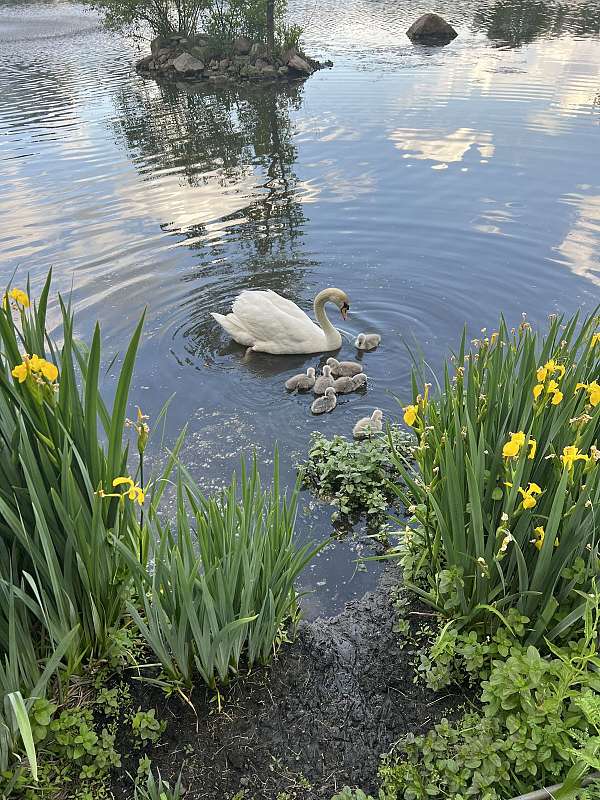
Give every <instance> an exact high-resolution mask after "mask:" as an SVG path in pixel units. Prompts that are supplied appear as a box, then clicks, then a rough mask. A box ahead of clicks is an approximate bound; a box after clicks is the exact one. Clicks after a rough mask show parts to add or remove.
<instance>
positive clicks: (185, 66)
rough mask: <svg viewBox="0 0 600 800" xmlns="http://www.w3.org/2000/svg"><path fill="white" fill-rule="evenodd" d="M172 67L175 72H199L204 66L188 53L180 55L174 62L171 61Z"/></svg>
mask: <svg viewBox="0 0 600 800" xmlns="http://www.w3.org/2000/svg"><path fill="white" fill-rule="evenodd" d="M173 66H174V67H175V69H176V70H177V72H183V73H185V72H201V71H202V70H203V69H204V64H203V63H202V61H198V59H197V58H194V56H191V55H190V54H189V53H182V54H181V55H180V56H177V58H176V59H175V61H173Z"/></svg>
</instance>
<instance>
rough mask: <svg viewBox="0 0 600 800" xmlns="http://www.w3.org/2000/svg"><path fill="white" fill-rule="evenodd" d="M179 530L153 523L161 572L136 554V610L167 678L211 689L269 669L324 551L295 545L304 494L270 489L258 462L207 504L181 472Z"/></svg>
mask: <svg viewBox="0 0 600 800" xmlns="http://www.w3.org/2000/svg"><path fill="white" fill-rule="evenodd" d="M177 484H178V491H177V516H176V522H175V526H174V528H172V526H171V524H169V523H161V522H160V520H158V519H157V518H155V519H154V520H153V527H152V533H153V535H152V537H151V542H150V548H149V549H150V558H151V559H152V561H153V563H154V565H155V567H154V570H153V572H152V574H148V572H147V571H146V570H145V569H144V568H143V566H142V565H140V564H139V562H138V561H136V560H135V559H133V558H132V557H131V555H128V560H129V564H130V569H131V571H132V574H133V575H134V576H135V580H136V586H137V597H138V602H141V604H142V606H143V612H140V611H138V608H137V607H136V605H135V604H134V603H130V604H129V611H130V613H131V615H132V617H133V619H134V620H135V622H136V624H137V625H138V627H139V630H140V633H141V634H142V636H143V637H144V639H145V640H146V642H147V644H148V646H149V647H150V648H151V649H152V651H153V653H154V654H155V656H156V658H157V659H158V661H159V662H160V664H161V666H162V670H163V675H164V677H165V679H167V680H168V681H170V682H171V683H173V684H175V685H177V686H184V687H186V688H190V687H191V686H192V684H193V682H194V678H195V676H196V675H200V677H201V678H202V680H203V681H204V682H205V683H206V684H207V685H208V686H210V687H216V685H217V682H220V683H226V682H227V681H228V680H229V678H230V676H231V674H232V673H237V672H238V671H239V669H240V662H241V659H242V657H243V658H244V660H245V662H246V664H247V666H248V667H250V668H251V667H252V666H253V665H254V664H256V663H261V664H263V663H266V662H267V661H268V660H269V659H270V657H271V655H272V654H273V652H274V650H275V648H276V644H277V641H278V640H280V639H281V638H282V637H283V636H284V631H283V625H284V623H285V621H286V620H287V619H288V618H293V617H294V616H295V615H296V612H297V601H296V591H295V589H294V582H295V580H296V578H297V577H298V575H299V574H300V572H301V571H302V570H303V569H304V567H305V566H306V564H307V563H308V562H309V561H310V560H311V559H312V558H313V556H314V555H315V554H316V552H317V551H318V549H319V548H318V547H313V546H311V545H309V544H305V545H302V546H299V545H297V544H296V542H295V540H294V525H295V519H296V507H297V499H298V487H297V486H296V488H295V489H294V490H293V491H292V493H291V495H290V497H289V498H287V497H286V496H285V494H284V493H282V491H281V489H280V486H279V462H278V458H277V456H276V457H275V471H274V479H273V483H272V486H271V487H270V488H269V489H263V488H262V486H261V481H260V476H259V473H258V467H257V464H256V459H254V460H253V461H252V464H251V466H250V469H249V470H248V469H247V468H246V465H245V464H244V462H242V466H241V473H240V478H239V481H238V479H237V477H236V476H235V474H234V475H233V477H232V479H231V483H230V485H229V487H228V488H227V489H226V490H224V491H223V492H222V494H221V495H220V496H217V497H213V498H208V497H205V496H204V495H203V494H202V492H201V491H200V488H199V487H198V485H197V484H196V483H195V482H194V481H193V479H192V478H191V477H190V476H189V474H187V473H186V472H185V470H183V469H181V470H180V472H179V477H178V481H177Z"/></svg>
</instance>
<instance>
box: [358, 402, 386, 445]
mask: <svg viewBox="0 0 600 800" xmlns="http://www.w3.org/2000/svg"><path fill="white" fill-rule="evenodd" d="M382 418H383V412H381V411H380V410H379V409H378V408H376V409H375V411H374V412H373V413H372V414H371V416H370V417H363V418H362V419H359V420H358V422H357V423H356V425H355V426H354V428H353V429H352V435H353V436H354V438H355V439H368V438H369V437H371V436H372V435H373V434H374V433H381V429H382V427H383V425H382V422H381V420H382Z"/></svg>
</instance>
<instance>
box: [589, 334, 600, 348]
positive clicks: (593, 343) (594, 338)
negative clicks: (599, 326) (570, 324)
mask: <svg viewBox="0 0 600 800" xmlns="http://www.w3.org/2000/svg"><path fill="white" fill-rule="evenodd" d="M598 342H600V333H595V334H594V335H593V336H592V341H591V346H592V347H595V346H596V345H597V344H598Z"/></svg>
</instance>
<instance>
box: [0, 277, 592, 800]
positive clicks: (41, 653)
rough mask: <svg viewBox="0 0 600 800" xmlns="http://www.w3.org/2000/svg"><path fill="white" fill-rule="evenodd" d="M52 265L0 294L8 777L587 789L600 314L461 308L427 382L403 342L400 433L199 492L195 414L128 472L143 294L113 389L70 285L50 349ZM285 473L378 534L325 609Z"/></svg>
mask: <svg viewBox="0 0 600 800" xmlns="http://www.w3.org/2000/svg"><path fill="white" fill-rule="evenodd" d="M50 290H51V274H49V275H48V278H47V281H46V284H45V286H44V288H43V290H42V292H41V293H40V295H39V297H36V298H33V297H32V296H31V288H30V287H29V286H26V287H25V289H20V288H17V287H13V286H9V287H8V289H7V290H6V292H5V294H4V302H3V305H2V308H0V342H1V353H0V446H1V447H2V450H3V452H2V456H3V458H2V461H1V463H2V469H1V470H0V551H1V552H0V556H1V558H0V593H1V594H2V602H1V603H0V656H1V659H0V685H1V689H2V696H3V703H2V706H1V708H0V797H2V798H3V800H8V798H11V800H12V798H24V800H34V798H35V800H38V798H44V800H60V799H62V798H72V800H103V799H104V798H111V797H113V798H116V799H117V800H121V799H123V800H124V799H125V798H128V799H129V798H135V800H178V799H179V798H182V797H183V796H185V797H186V798H190V799H191V800H194V799H195V798H206V800H213V798H214V800H217V798H224V797H226V798H228V799H229V800H259V798H260V800H263V799H266V800H300V799H302V800H313V799H314V800H316V798H322V797H326V798H327V800H329V799H330V798H333V800H365V798H369V797H371V798H375V797H377V798H378V800H400V799H401V798H403V799H406V800H426V798H440V800H441V799H442V798H445V797H449V796H450V797H453V798H458V800H461V798H463V799H464V800H466V799H467V798H469V797H474V796H476V797H479V798H482V800H506V798H512V797H516V796H518V795H521V794H524V793H526V792H529V791H532V790H534V789H540V788H542V787H543V786H549V785H554V784H563V787H562V789H560V790H559V791H557V792H556V793H555V795H554V796H555V797H557V798H561V797H562V798H563V800H566V798H579V800H593V798H594V797H598V790H599V787H598V785H597V783H594V775H595V773H596V771H597V770H598V767H599V758H600V694H599V692H600V677H599V675H600V655H599V653H598V630H599V623H600V590H599V589H598V584H597V581H598V573H599V554H598V548H599V543H598V533H597V527H596V522H595V510H596V507H597V506H598V503H599V502H600V464H599V462H600V450H599V449H598V446H597V442H598V434H599V432H600V385H599V383H598V380H597V379H598V377H599V376H598V372H599V367H600V357H599V356H600V319H599V318H598V317H597V316H596V315H595V314H594V315H591V316H589V317H587V318H585V319H580V318H579V317H578V316H575V317H573V318H572V319H563V318H561V317H552V318H551V319H550V321H549V325H548V329H547V330H545V331H539V332H538V331H535V330H533V329H532V327H531V325H530V324H529V323H528V322H527V320H526V319H525V318H524V319H523V320H522V321H521V323H520V324H519V325H518V326H517V327H515V328H510V327H509V326H508V325H507V324H506V322H505V321H504V320H502V319H501V320H500V323H499V326H498V328H497V330H495V331H494V332H492V333H490V334H489V335H484V336H482V337H480V338H478V339H476V340H473V341H471V342H468V340H467V337H466V334H463V336H462V338H461V340H460V342H459V346H458V348H457V349H456V351H455V352H454V354H453V355H452V356H451V357H450V358H449V360H448V362H447V363H446V364H445V366H444V368H443V372H442V377H441V379H440V382H439V384H437V383H436V385H435V386H431V385H430V384H429V383H428V382H427V380H426V378H425V374H424V372H423V371H422V370H421V367H420V366H419V364H418V363H417V365H416V367H415V370H414V373H413V376H412V381H411V392H410V400H409V402H407V403H405V404H403V405H402V407H401V409H402V410H401V415H402V419H403V423H404V425H405V426H406V429H407V432H402V430H401V429H400V428H398V427H388V431H387V433H382V434H380V435H378V436H377V437H374V438H373V440H366V441H364V442H359V443H350V444H348V443H345V442H344V441H343V440H342V439H341V437H335V438H334V439H332V440H327V439H325V438H324V437H322V436H320V437H315V439H314V440H313V443H312V447H311V452H310V458H309V462H308V465H307V466H306V467H305V468H304V469H303V470H301V474H300V476H299V480H298V483H297V484H296V486H295V487H292V488H291V489H289V490H286V489H285V488H284V487H281V486H280V483H279V469H278V460H277V456H275V466H274V472H273V480H272V482H271V484H270V485H269V486H268V487H263V486H262V484H261V481H260V479H259V476H258V470H257V465H256V462H252V463H250V464H248V465H244V464H242V466H241V469H240V471H239V473H238V475H237V476H236V475H234V476H232V478H231V481H230V483H229V486H228V487H227V488H226V489H225V490H224V491H223V492H221V493H219V494H217V495H215V496H212V497H209V496H205V495H204V494H203V492H202V490H201V489H200V487H199V486H198V485H197V484H196V483H195V482H194V480H193V478H192V476H190V475H189V473H188V471H187V470H186V467H185V465H184V464H182V463H181V460H180V458H179V456H180V452H181V449H182V444H183V442H184V439H185V430H184V431H182V433H181V434H180V436H179V438H178V439H177V441H176V442H175V444H174V446H173V447H172V449H171V450H170V451H165V452H164V466H163V468H162V471H161V472H157V473H154V474H147V469H145V466H146V467H147V464H145V453H146V450H147V447H148V443H149V441H151V439H152V436H153V434H154V431H155V430H156V429H157V428H158V427H159V423H160V419H161V417H162V414H163V413H166V407H165V409H164V411H163V412H162V413H161V415H159V418H158V419H157V420H154V421H153V420H148V419H147V417H146V416H145V415H144V414H143V412H142V411H141V410H140V409H138V410H137V412H135V413H134V409H133V408H132V403H131V400H130V387H131V380H132V375H133V373H134V369H135V361H136V353H137V349H138V345H139V342H140V339H141V337H142V335H143V319H142V320H140V322H139V324H138V325H137V327H136V328H135V330H134V332H133V334H132V337H131V341H130V342H129V344H128V346H127V348H126V349H125V351H124V355H123V357H122V359H121V360H120V364H118V365H117V364H115V363H112V364H111V366H110V370H111V371H112V372H113V373H115V375H116V377H117V389H116V393H115V397H114V400H113V402H112V405H111V406H107V405H106V404H105V402H104V400H103V398H102V394H101V391H100V380H99V376H100V369H101V364H102V351H101V332H100V328H99V327H98V326H96V329H95V331H94V334H93V337H92V340H91V342H90V343H89V345H87V344H83V343H81V342H79V341H78V340H77V338H76V336H75V329H76V326H75V319H74V315H73V311H72V309H71V307H70V305H69V304H68V303H65V302H64V301H63V299H62V298H60V297H59V298H58V303H59V306H60V309H61V313H62V344H61V346H60V347H59V346H57V345H56V344H55V343H54V342H53V340H52V338H51V337H50V336H49V335H48V333H47V330H46V310H47V307H48V303H49V297H50ZM128 415H129V416H130V417H131V419H128ZM301 479H304V480H305V481H307V482H308V483H309V484H311V485H312V486H313V487H315V486H318V488H319V490H320V491H321V494H323V495H325V496H326V497H327V498H328V500H329V501H330V502H333V504H334V505H335V506H336V507H337V509H338V510H339V512H341V513H342V514H343V515H344V516H347V517H348V518H349V519H350V520H351V521H354V520H356V519H358V518H359V517H371V518H372V521H373V523H374V524H376V525H379V526H381V528H383V529H385V534H386V537H387V539H389V542H390V543H389V544H388V546H387V549H386V552H385V553H384V557H385V558H386V559H388V560H389V562H390V563H389V564H388V566H387V569H386V570H385V571H384V575H383V578H382V581H381V584H380V586H379V587H378V589H377V590H376V591H374V592H371V593H368V594H367V595H365V597H363V598H361V599H360V600H356V601H353V602H352V603H349V604H347V607H346V609H345V611H344V612H343V613H342V614H340V615H338V616H337V617H334V618H331V619H328V620H316V621H315V622H312V623H306V622H303V621H302V620H300V619H299V606H298V596H297V592H296V589H295V584H296V581H297V579H298V577H299V576H300V574H301V573H302V571H303V569H304V568H305V567H306V566H307V565H308V564H309V562H310V560H311V559H312V558H313V557H314V556H315V555H316V554H317V553H318V551H319V549H320V547H321V546H322V545H309V544H305V545H300V544H299V543H298V542H297V540H296V534H295V530H296V525H297V519H296V517H297V514H296V512H297V506H298V501H299V490H300V480H301ZM167 486H169V487H171V488H170V491H172V492H173V493H174V497H175V514H174V517H173V518H168V519H167V518H166V517H165V512H164V508H163V506H162V503H161V500H162V497H163V494H164V491H165V489H166V487H167ZM394 501H395V511H396V516H395V517H394V518H390V517H388V510H389V506H390V505H391V504H394ZM386 520H388V521H393V522H394V524H395V527H396V530H394V531H390V530H389V526H388V525H387V524H386ZM590 781H591V782H590ZM584 782H590V783H589V785H587V786H585V788H584ZM345 784H347V786H345ZM350 787H355V788H350ZM369 792H371V794H370V795H369V794H368V793H369Z"/></svg>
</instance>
